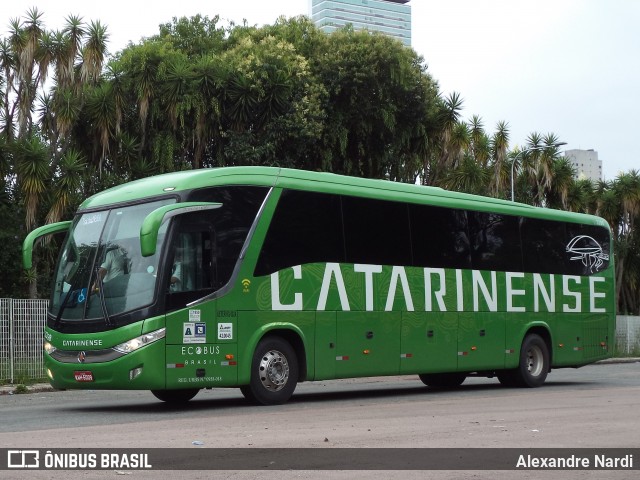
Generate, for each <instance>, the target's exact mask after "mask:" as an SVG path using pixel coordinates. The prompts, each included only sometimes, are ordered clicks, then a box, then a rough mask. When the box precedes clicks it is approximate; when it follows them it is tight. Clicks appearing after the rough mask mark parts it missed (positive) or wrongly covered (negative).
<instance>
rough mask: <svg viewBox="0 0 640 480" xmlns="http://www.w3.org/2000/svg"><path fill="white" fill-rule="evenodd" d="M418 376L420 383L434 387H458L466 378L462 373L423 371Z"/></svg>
mask: <svg viewBox="0 0 640 480" xmlns="http://www.w3.org/2000/svg"><path fill="white" fill-rule="evenodd" d="M419 376H420V380H422V383H424V384H425V385H427V386H428V387H436V388H453V387H459V386H460V385H462V382H464V380H465V379H466V378H467V375H466V374H464V373H424V374H422V375H419Z"/></svg>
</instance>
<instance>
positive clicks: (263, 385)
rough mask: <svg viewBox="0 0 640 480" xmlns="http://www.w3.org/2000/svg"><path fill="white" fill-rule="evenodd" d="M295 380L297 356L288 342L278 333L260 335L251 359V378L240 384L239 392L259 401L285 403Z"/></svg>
mask: <svg viewBox="0 0 640 480" xmlns="http://www.w3.org/2000/svg"><path fill="white" fill-rule="evenodd" d="M297 383H298V359H297V357H296V354H295V352H294V350H293V348H292V347H291V345H289V343H288V342H286V341H285V340H283V339H282V338H280V337H266V338H263V339H262V340H261V341H260V343H258V347H257V348H256V351H255V352H254V354H253V360H252V361H251V382H250V383H249V385H245V386H243V387H240V391H241V392H242V394H243V395H244V396H245V397H246V398H247V399H248V400H251V401H252V402H255V403H258V404H261V405H279V404H282V403H285V402H286V401H287V400H289V398H291V395H293V391H294V390H295V389H296V384H297Z"/></svg>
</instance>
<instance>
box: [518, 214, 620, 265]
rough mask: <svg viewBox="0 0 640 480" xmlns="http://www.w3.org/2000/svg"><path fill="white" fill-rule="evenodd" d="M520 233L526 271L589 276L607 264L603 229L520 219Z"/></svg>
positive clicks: (606, 249) (606, 246) (607, 239)
mask: <svg viewBox="0 0 640 480" xmlns="http://www.w3.org/2000/svg"><path fill="white" fill-rule="evenodd" d="M521 232H522V244H523V252H522V253H523V254H522V256H523V260H524V270H525V271H526V272H541V273H557V274H565V275H591V274H592V273H596V272H599V271H600V270H604V269H605V268H607V266H608V265H609V247H610V245H609V232H608V231H607V229H606V228H602V227H596V226H590V225H579V224H574V223H562V222H551V221H549V220H539V219H535V218H523V219H522V220H521Z"/></svg>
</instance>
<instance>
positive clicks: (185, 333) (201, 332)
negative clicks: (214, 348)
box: [182, 322, 207, 343]
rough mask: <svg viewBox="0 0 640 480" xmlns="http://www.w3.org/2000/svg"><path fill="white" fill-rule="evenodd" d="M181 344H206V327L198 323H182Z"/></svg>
mask: <svg viewBox="0 0 640 480" xmlns="http://www.w3.org/2000/svg"><path fill="white" fill-rule="evenodd" d="M182 343H207V325H206V324H205V323H203V322H200V323H193V322H189V323H184V324H183V325H182Z"/></svg>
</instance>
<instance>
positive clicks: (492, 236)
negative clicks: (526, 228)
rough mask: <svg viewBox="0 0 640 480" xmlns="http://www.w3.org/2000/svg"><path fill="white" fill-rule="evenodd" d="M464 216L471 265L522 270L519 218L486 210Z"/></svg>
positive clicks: (504, 269) (481, 268)
mask: <svg viewBox="0 0 640 480" xmlns="http://www.w3.org/2000/svg"><path fill="white" fill-rule="evenodd" d="M467 215H468V217H467V218H468V222H469V240H470V244H471V264H472V265H473V268H474V269H475V270H498V271H505V272H521V271H522V252H521V250H520V231H519V226H518V217H512V216H509V215H500V214H495V213H485V212H468V213H467Z"/></svg>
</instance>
